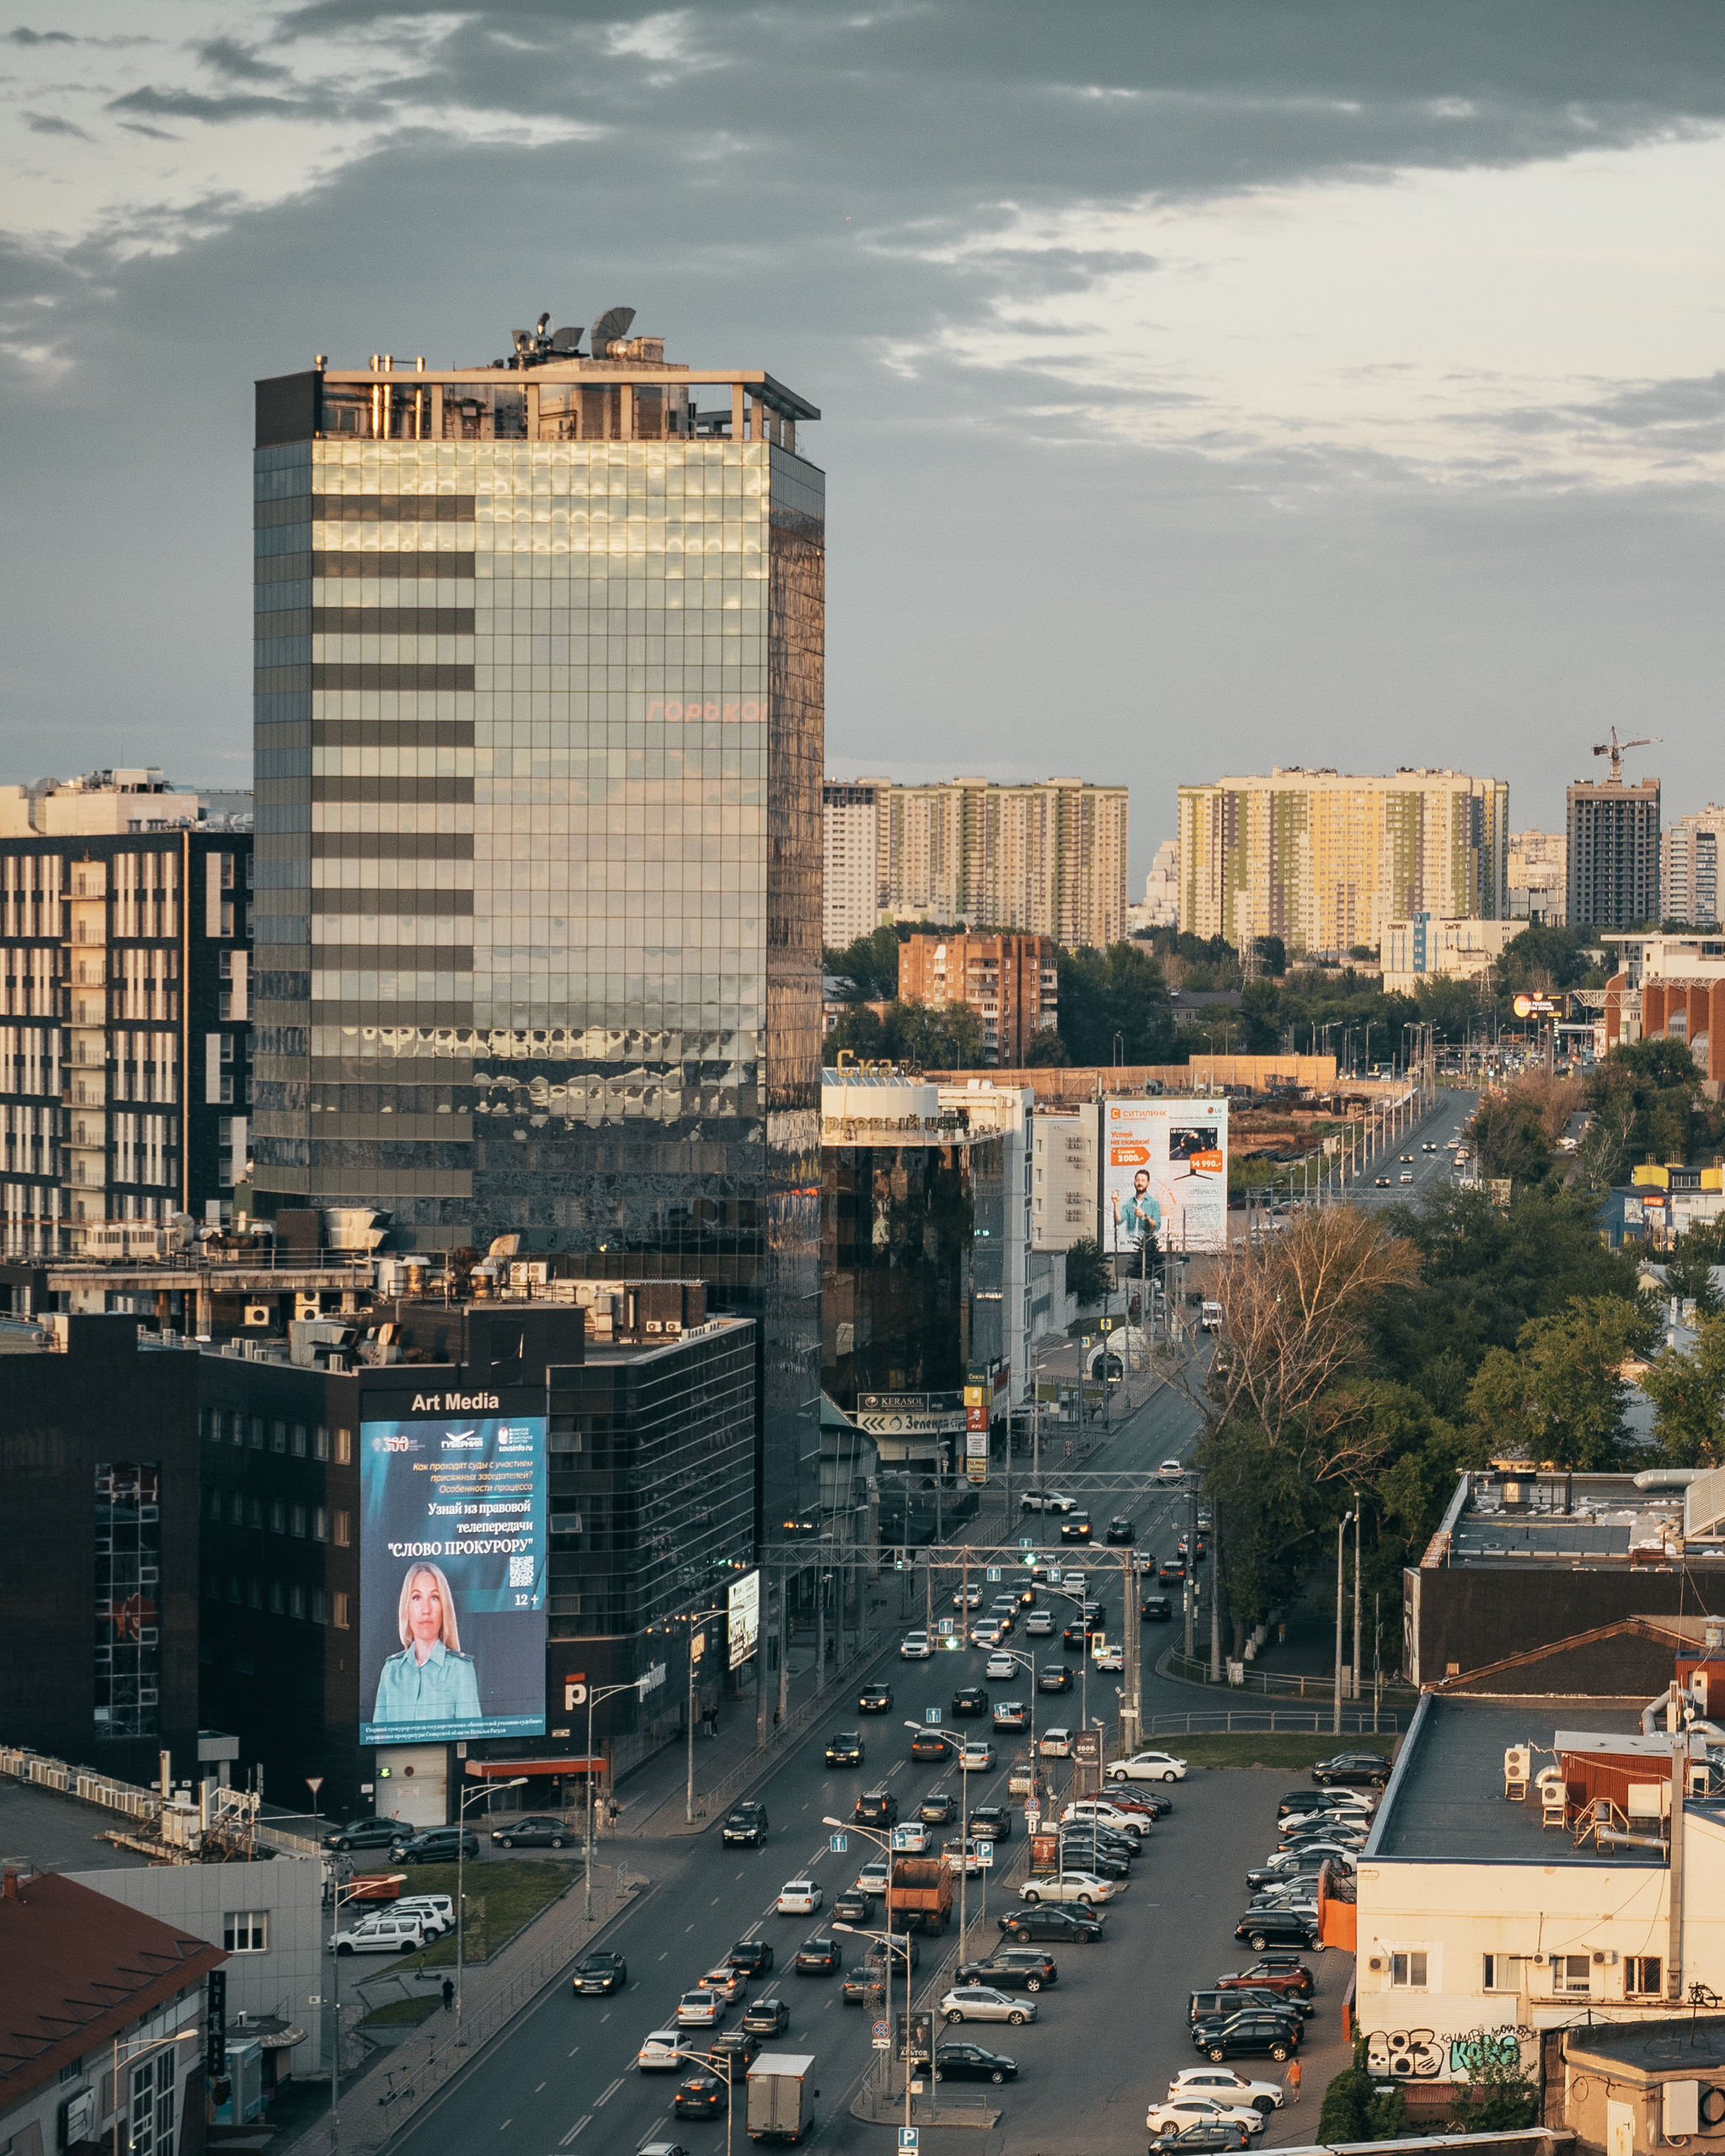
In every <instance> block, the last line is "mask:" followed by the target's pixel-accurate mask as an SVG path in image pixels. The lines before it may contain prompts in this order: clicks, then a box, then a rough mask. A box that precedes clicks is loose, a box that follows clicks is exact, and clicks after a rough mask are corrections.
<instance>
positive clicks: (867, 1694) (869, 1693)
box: [857, 1678, 893, 1715]
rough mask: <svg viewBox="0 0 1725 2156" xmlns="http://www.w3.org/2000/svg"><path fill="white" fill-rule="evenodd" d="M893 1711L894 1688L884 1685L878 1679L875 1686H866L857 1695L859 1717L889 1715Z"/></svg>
mask: <svg viewBox="0 0 1725 2156" xmlns="http://www.w3.org/2000/svg"><path fill="white" fill-rule="evenodd" d="M892 1710H893V1688H892V1686H891V1685H890V1684H882V1683H881V1682H880V1680H879V1678H876V1679H875V1681H874V1683H873V1684H865V1685H864V1686H863V1689H862V1690H861V1691H860V1692H859V1693H858V1694H857V1713H858V1714H859V1715H889V1714H890V1713H891V1712H892Z"/></svg>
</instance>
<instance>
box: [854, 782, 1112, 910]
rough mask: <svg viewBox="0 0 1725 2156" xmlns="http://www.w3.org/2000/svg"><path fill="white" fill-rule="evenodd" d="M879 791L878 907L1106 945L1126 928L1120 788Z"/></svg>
mask: <svg viewBox="0 0 1725 2156" xmlns="http://www.w3.org/2000/svg"><path fill="white" fill-rule="evenodd" d="M860 783H862V784H863V785H866V786H868V787H873V791H874V795H875V815H876V826H877V835H876V840H875V846H876V857H877V864H878V870H879V910H880V912H881V914H882V915H885V916H887V917H888V918H891V919H895V920H899V921H938V922H940V923H941V924H942V925H943V926H946V925H948V924H949V923H956V922H959V921H968V922H969V923H971V924H973V925H974V926H976V927H979V928H991V929H996V930H1002V929H1018V930H1023V931H1028V932H1029V933H1030V934H1032V935H1035V936H1051V937H1053V938H1054V939H1055V942H1057V943H1062V944H1065V945H1067V946H1068V947H1072V948H1079V947H1084V946H1086V945H1088V946H1091V947H1094V948H1096V949H1097V950H1104V949H1106V948H1107V947H1108V945H1109V944H1110V943H1116V942H1119V939H1120V938H1121V937H1123V936H1124V934H1125V933H1126V788H1125V787H1124V786H1092V785H1090V784H1088V783H1087V782H1086V781H1085V780H1083V779H1081V778H1050V779H1044V780H1043V781H1041V782H1039V783H1038V784H1035V785H1028V786H997V785H996V784H994V783H993V782H991V781H990V780H988V779H985V778H954V779H947V780H942V781H940V782H937V783H936V784H933V785H929V786H899V785H897V784H895V782H893V781H892V780H891V779H886V778H875V779H868V780H864V781H862V782H860Z"/></svg>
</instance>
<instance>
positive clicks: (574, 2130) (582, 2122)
mask: <svg viewBox="0 0 1725 2156" xmlns="http://www.w3.org/2000/svg"><path fill="white" fill-rule="evenodd" d="M569 2056H570V2057H571V2058H573V2057H574V2052H570V2054H569ZM592 2123H593V2114H592V2112H591V2111H589V2112H588V2113H587V2114H586V2115H585V2117H582V2118H579V2119H577V2120H576V2121H575V2122H574V2125H573V2126H572V2127H570V2128H569V2132H567V2133H566V2134H565V2135H564V2136H563V2139H562V2140H561V2141H559V2142H558V2144H557V2145H558V2148H568V2147H569V2143H571V2142H572V2141H573V2140H574V2137H575V2136H576V2135H577V2134H578V2133H579V2132H580V2131H581V2128H582V2127H584V2126H591V2125H592Z"/></svg>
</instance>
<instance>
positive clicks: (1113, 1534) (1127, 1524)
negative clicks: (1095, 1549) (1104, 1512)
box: [1103, 1513, 1138, 1544]
mask: <svg viewBox="0 0 1725 2156" xmlns="http://www.w3.org/2000/svg"><path fill="white" fill-rule="evenodd" d="M1137 1539H1138V1530H1137V1529H1136V1528H1135V1527H1134V1526H1133V1524H1132V1523H1131V1521H1130V1519H1128V1518H1126V1516H1125V1515H1124V1513H1116V1514H1115V1515H1114V1518H1112V1519H1111V1520H1110V1521H1109V1522H1108V1533H1107V1534H1105V1535H1104V1536H1103V1540H1104V1541H1105V1542H1124V1543H1128V1544H1130V1543H1132V1542H1135V1541H1136V1540H1137Z"/></svg>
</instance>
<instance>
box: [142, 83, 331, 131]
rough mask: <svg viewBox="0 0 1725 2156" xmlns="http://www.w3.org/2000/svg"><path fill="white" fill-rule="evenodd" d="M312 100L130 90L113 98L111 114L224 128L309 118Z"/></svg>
mask: <svg viewBox="0 0 1725 2156" xmlns="http://www.w3.org/2000/svg"><path fill="white" fill-rule="evenodd" d="M311 104H312V100H310V99H298V98H266V97H259V96H257V95H255V94H252V93H246V92H243V91H235V92H232V93H229V94H227V95H224V96H222V97H205V96H201V95H200V94H199V93H198V92H196V91H195V90H158V89H155V88H144V89H141V90H128V91H127V92H126V94H125V95H124V96H123V97H117V98H110V99H109V101H108V109H109V111H110V112H131V113H136V112H143V113H149V114H151V115H153V116H154V117H156V118H158V119H162V120H206V121H208V122H211V123H212V124H213V125H218V126H219V125H221V124H222V122H224V121H227V120H293V119H298V118H300V117H302V116H303V115H305V113H306V112H307V110H308V109H310V107H311Z"/></svg>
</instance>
